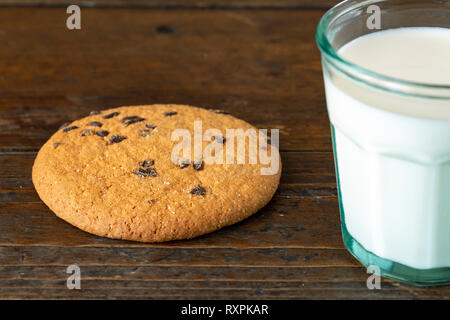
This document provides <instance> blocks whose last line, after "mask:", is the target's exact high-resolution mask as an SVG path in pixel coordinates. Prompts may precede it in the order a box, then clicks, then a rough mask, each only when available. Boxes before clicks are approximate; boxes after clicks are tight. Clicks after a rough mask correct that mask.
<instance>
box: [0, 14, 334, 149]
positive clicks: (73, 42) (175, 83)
mask: <svg viewBox="0 0 450 320" xmlns="http://www.w3.org/2000/svg"><path fill="white" fill-rule="evenodd" d="M322 14H323V11H321V10H233V11H227V10H133V9H120V10H119V9H108V10H104V9H103V10H102V9H85V10H83V18H82V19H83V20H82V21H83V22H82V30H79V31H69V30H67V29H66V27H65V17H66V13H65V11H64V10H61V9H59V8H36V9H30V8H1V9H0V30H2V32H0V41H1V42H2V43H3V44H4V46H2V47H0V69H1V70H2V75H1V77H0V91H1V92H2V95H1V97H0V119H1V120H0V150H14V149H20V150H29V149H38V148H39V147H40V146H41V145H42V144H43V143H44V142H45V141H46V140H47V139H48V137H49V136H50V135H51V134H52V133H53V132H54V131H55V130H56V129H57V128H58V126H59V125H60V124H62V123H64V122H65V121H67V120H73V119H76V118H78V117H81V116H83V115H86V114H87V113H89V111H91V110H92V109H98V108H105V107H111V106H119V105H132V104H149V103H157V102H159V103H161V102H162V103H182V104H192V105H197V106H203V107H218V108H222V109H226V110H228V111H230V112H232V113H233V114H234V115H236V116H237V117H240V118H242V119H245V120H247V121H249V122H250V123H252V124H254V125H256V126H258V127H260V128H279V129H280V148H281V150H285V151H300V150H301V151H330V150H331V144H330V133H329V122H328V118H327V114H326V107H325V100H324V93H323V92H324V90H323V84H322V76H321V65H320V57H319V52H318V50H317V48H316V45H315V41H314V31H315V25H316V24H317V22H318V20H319V18H320V16H321V15H322ZM23 21H27V24H25V25H24V24H23ZM161 25H165V26H169V27H170V28H172V29H173V31H174V32H173V33H160V32H158V27H159V26H161ZM31 26H32V27H31ZM229 35H233V39H232V40H231V39H230V36H229ZM244 48H245V50H243V49H244ZM243 70H244V71H245V72H243ZM300 97H301V98H300Z"/></svg>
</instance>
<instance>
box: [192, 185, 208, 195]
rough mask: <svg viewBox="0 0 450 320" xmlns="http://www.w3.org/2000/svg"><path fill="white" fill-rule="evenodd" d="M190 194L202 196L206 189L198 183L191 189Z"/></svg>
mask: <svg viewBox="0 0 450 320" xmlns="http://www.w3.org/2000/svg"><path fill="white" fill-rule="evenodd" d="M191 194H195V195H196V196H204V195H205V194H206V190H205V189H203V187H202V186H201V185H199V184H198V185H197V186H196V187H195V188H194V189H192V190H191Z"/></svg>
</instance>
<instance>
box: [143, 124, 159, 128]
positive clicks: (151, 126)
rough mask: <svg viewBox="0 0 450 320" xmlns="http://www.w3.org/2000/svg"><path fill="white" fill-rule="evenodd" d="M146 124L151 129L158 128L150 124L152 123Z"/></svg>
mask: <svg viewBox="0 0 450 320" xmlns="http://www.w3.org/2000/svg"><path fill="white" fill-rule="evenodd" d="M145 126H146V127H147V128H149V129H155V128H156V126H155V125H153V124H150V123H146V124H145Z"/></svg>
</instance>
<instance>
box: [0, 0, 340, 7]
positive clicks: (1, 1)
mask: <svg viewBox="0 0 450 320" xmlns="http://www.w3.org/2000/svg"><path fill="white" fill-rule="evenodd" d="M338 2H339V1H333V0H281V1H280V0H278V1H277V0H93V1H83V0H72V1H67V0H38V1H36V0H0V5H3V6H40V7H45V6H52V7H54V6H60V7H62V6H65V7H67V6H69V5H71V4H76V5H79V6H81V7H101V8H105V7H108V8H110V7H119V8H122V7H128V8H129V7H139V8H201V9H204V8H226V9H235V8H278V9H294V8H295V9H299V8H322V9H323V8H330V7H331V6H333V5H335V4H336V3H338Z"/></svg>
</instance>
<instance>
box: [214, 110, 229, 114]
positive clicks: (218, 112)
mask: <svg viewBox="0 0 450 320" xmlns="http://www.w3.org/2000/svg"><path fill="white" fill-rule="evenodd" d="M212 112H214V113H217V114H230V113H229V112H228V111H225V110H220V109H216V110H213V111H212Z"/></svg>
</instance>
